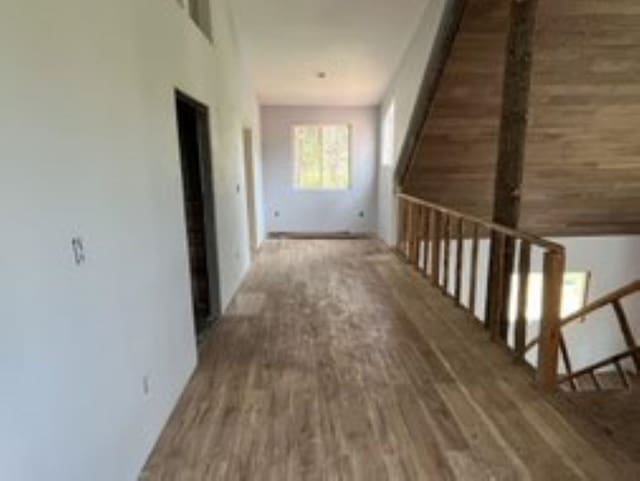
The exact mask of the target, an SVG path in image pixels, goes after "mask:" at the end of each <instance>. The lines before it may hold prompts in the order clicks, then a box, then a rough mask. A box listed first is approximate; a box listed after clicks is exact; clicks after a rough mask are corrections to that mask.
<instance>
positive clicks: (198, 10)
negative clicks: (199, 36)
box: [189, 0, 212, 40]
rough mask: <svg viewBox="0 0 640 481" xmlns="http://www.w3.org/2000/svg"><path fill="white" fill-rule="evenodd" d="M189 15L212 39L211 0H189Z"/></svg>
mask: <svg viewBox="0 0 640 481" xmlns="http://www.w3.org/2000/svg"><path fill="white" fill-rule="evenodd" d="M189 15H190V16H191V19H192V20H193V22H194V23H195V24H196V25H197V26H198V28H199V29H200V30H201V31H202V33H204V34H205V35H206V37H207V38H208V39H209V40H211V39H212V37H211V7H210V6H209V0H189Z"/></svg>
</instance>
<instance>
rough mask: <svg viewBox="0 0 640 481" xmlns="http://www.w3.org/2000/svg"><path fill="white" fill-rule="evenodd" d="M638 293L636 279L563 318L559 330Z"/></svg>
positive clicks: (528, 347)
mask: <svg viewBox="0 0 640 481" xmlns="http://www.w3.org/2000/svg"><path fill="white" fill-rule="evenodd" d="M638 291H640V279H636V280H635V281H633V282H630V283H629V284H627V285H626V286H624V287H621V288H620V289H616V290H615V291H613V292H610V293H609V294H607V295H605V296H602V297H600V298H598V299H596V300H595V301H593V302H591V303H589V304H587V305H586V306H584V307H583V308H582V309H579V310H577V311H576V312H574V313H573V314H571V315H569V316H567V317H565V318H564V319H562V320H561V321H560V328H563V327H564V326H566V325H567V324H571V323H572V322H575V321H577V320H579V319H582V318H584V317H585V316H588V315H589V314H592V313H594V312H595V311H597V310H599V309H602V308H603V307H607V306H608V305H609V304H613V303H615V302H619V301H620V300H622V299H623V298H625V297H627V296H630V295H631V294H634V293H635V292H638ZM539 340H540V339H539V338H536V339H534V340H532V341H531V342H529V343H528V344H527V345H526V347H525V351H529V350H530V349H531V348H533V347H534V346H535V345H536V344H537V343H538V342H539Z"/></svg>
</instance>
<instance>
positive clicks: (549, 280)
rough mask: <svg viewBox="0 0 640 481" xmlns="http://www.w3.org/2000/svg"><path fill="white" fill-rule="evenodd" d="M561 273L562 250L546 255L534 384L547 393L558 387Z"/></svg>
mask: <svg viewBox="0 0 640 481" xmlns="http://www.w3.org/2000/svg"><path fill="white" fill-rule="evenodd" d="M564 270H565V255H564V251H561V250H550V251H547V252H545V254H544V290H543V294H542V319H541V322H542V324H541V326H540V344H539V346H538V375H537V378H538V379H537V381H538V385H539V386H540V387H541V388H543V389H545V390H549V391H551V390H554V389H556V387H557V385H558V353H559V349H560V315H561V313H560V307H561V304H562V285H563V278H564Z"/></svg>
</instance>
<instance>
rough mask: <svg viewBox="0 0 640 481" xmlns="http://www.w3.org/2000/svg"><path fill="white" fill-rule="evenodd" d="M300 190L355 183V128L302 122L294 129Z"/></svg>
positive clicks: (345, 187)
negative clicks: (302, 123)
mask: <svg viewBox="0 0 640 481" xmlns="http://www.w3.org/2000/svg"><path fill="white" fill-rule="evenodd" d="M293 142H294V162H295V172H294V176H295V178H294V185H295V187H296V188H297V189H326V190H331V189H348V188H349V187H350V184H351V165H350V164H351V128H350V127H349V126H348V125H298V126H295V127H294V128H293Z"/></svg>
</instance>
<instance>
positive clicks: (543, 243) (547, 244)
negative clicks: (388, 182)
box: [397, 193, 565, 253]
mask: <svg viewBox="0 0 640 481" xmlns="http://www.w3.org/2000/svg"><path fill="white" fill-rule="evenodd" d="M397 196H398V197H399V198H400V199H404V200H406V201H409V202H413V203H414V204H418V205H422V206H425V207H429V208H430V209H434V210H437V211H439V212H442V213H444V214H447V215H450V216H453V217H459V218H462V219H464V220H467V221H470V222H474V223H476V224H479V225H482V226H483V227H485V228H487V229H489V230H492V231H496V232H500V233H502V234H505V235H508V236H510V237H514V238H516V239H521V240H525V241H527V242H529V243H531V244H534V245H537V246H538V247H542V248H545V249H547V250H550V251H555V252H561V253H564V251H565V248H564V246H563V245H562V244H558V243H556V242H552V241H550V240H547V239H543V238H542V237H538V236H535V235H533V234H528V233H526V232H523V231H520V230H517V229H512V228H510V227H506V226H503V225H500V224H496V223H495V222H490V221H486V220H484V219H481V218H480V217H476V216H473V215H468V214H465V213H463V212H460V211H457V210H454V209H450V208H448V207H444V206H442V205H439V204H435V203H433V202H429V201H427V200H424V199H420V198H418V197H413V196H411V195H408V194H402V193H399V194H397Z"/></svg>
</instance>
